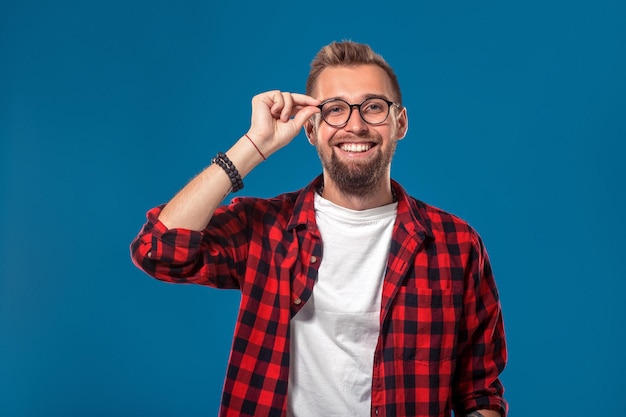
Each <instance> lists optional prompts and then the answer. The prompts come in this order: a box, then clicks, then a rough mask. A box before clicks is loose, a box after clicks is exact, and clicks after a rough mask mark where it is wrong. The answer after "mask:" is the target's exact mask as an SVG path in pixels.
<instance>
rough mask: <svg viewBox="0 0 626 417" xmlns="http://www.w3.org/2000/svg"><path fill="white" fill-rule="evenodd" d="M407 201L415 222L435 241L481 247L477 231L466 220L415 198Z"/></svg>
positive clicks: (410, 197)
mask: <svg viewBox="0 0 626 417" xmlns="http://www.w3.org/2000/svg"><path fill="white" fill-rule="evenodd" d="M408 199H409V201H410V206H411V208H412V211H413V213H414V216H415V218H416V220H417V221H418V222H423V224H424V227H425V228H426V229H427V230H429V231H430V232H431V234H432V237H433V238H434V239H435V240H436V241H437V240H438V241H446V242H451V241H452V242H455V243H461V242H467V243H470V244H472V245H473V246H474V245H479V246H480V245H482V242H481V238H480V235H479V233H478V231H477V230H476V229H475V228H474V227H473V226H472V225H471V224H470V223H469V222H468V221H467V220H465V219H463V218H461V217H459V216H458V215H456V214H453V213H451V212H449V211H447V210H443V209H441V208H439V207H436V206H434V205H432V204H428V203H426V202H424V201H422V200H419V199H417V198H415V197H412V196H408Z"/></svg>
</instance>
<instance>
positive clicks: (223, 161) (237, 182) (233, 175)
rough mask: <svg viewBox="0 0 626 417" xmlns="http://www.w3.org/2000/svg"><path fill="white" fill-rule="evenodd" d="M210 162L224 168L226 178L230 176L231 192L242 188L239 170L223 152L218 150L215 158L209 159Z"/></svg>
mask: <svg viewBox="0 0 626 417" xmlns="http://www.w3.org/2000/svg"><path fill="white" fill-rule="evenodd" d="M211 162H212V163H214V164H216V165H219V166H220V167H221V168H222V169H223V170H224V172H226V174H227V175H228V178H230V183H231V184H232V192H233V193H236V192H237V191H239V190H241V189H242V188H243V180H242V179H241V175H239V171H237V168H235V165H234V164H233V162H232V161H231V160H230V159H229V158H228V157H227V156H226V154H225V153H224V152H218V153H217V155H216V156H215V158H213V159H212V160H211Z"/></svg>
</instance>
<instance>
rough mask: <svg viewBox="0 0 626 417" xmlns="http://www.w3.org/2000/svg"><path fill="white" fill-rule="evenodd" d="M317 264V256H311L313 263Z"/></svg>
mask: <svg viewBox="0 0 626 417" xmlns="http://www.w3.org/2000/svg"><path fill="white" fill-rule="evenodd" d="M315 262H317V256H311V263H312V264H314V263H315Z"/></svg>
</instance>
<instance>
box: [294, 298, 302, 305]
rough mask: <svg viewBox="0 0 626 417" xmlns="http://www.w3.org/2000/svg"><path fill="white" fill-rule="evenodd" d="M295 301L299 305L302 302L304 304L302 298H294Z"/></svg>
mask: <svg viewBox="0 0 626 417" xmlns="http://www.w3.org/2000/svg"><path fill="white" fill-rule="evenodd" d="M293 303H294V304H295V305H297V306H299V305H300V304H302V300H301V299H300V298H296V299H294V300H293Z"/></svg>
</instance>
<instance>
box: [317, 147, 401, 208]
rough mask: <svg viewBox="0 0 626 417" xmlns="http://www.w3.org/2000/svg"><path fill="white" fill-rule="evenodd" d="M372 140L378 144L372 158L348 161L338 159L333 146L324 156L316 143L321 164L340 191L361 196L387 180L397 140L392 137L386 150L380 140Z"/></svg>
mask: <svg viewBox="0 0 626 417" xmlns="http://www.w3.org/2000/svg"><path fill="white" fill-rule="evenodd" d="M372 142H374V143H377V144H379V146H377V150H376V154H375V155H374V157H373V158H370V159H369V160H367V161H348V162H345V161H341V160H340V159H339V157H338V156H337V153H336V151H335V148H334V147H331V152H330V156H325V155H324V154H323V152H322V149H320V145H319V143H318V145H317V153H318V155H319V158H320V160H321V161H322V166H323V167H324V170H325V171H326V172H327V173H328V176H329V178H330V179H331V180H332V181H333V182H334V183H335V185H336V186H337V188H338V189H339V190H340V191H341V192H343V193H345V194H348V195H353V196H359V197H362V196H365V195H367V194H368V193H370V192H372V191H373V190H375V189H376V185H377V184H379V183H380V181H383V180H387V173H388V172H389V166H390V165H391V159H392V158H393V154H394V153H395V150H396V144H397V142H396V141H395V140H393V139H392V140H391V141H390V143H389V147H388V149H386V150H383V149H382V147H381V146H380V143H381V141H380V140H375V139H374V140H372Z"/></svg>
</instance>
